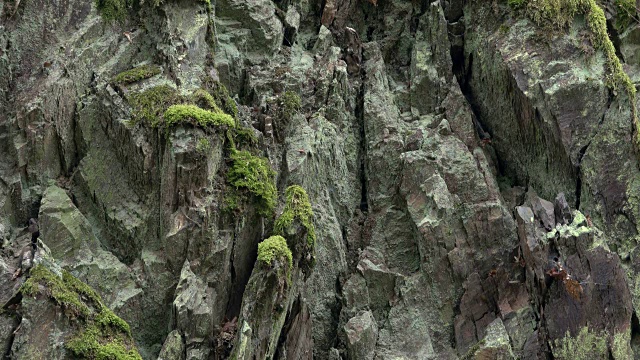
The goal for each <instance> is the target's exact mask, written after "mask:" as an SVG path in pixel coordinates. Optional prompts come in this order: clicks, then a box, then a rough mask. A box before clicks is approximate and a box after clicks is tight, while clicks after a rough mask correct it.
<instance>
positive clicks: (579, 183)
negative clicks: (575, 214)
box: [576, 141, 591, 210]
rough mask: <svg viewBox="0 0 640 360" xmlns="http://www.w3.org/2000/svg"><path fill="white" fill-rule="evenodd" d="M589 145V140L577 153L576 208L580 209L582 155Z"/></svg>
mask: <svg viewBox="0 0 640 360" xmlns="http://www.w3.org/2000/svg"><path fill="white" fill-rule="evenodd" d="M589 145H591V141H589V142H588V143H587V145H585V146H583V147H582V148H581V149H580V152H579V153H578V166H577V167H576V210H580V197H581V196H582V169H581V163H582V157H583V156H584V154H585V153H586V152H587V149H588V148H589Z"/></svg>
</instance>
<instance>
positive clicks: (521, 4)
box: [508, 0, 527, 9]
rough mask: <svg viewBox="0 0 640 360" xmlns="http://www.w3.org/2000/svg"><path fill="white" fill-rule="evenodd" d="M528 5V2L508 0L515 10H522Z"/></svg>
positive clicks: (525, 0) (524, 0)
mask: <svg viewBox="0 0 640 360" xmlns="http://www.w3.org/2000/svg"><path fill="white" fill-rule="evenodd" d="M526 3H527V0H508V4H509V6H511V7H512V8H514V9H521V8H522V7H524V5H525V4H526Z"/></svg>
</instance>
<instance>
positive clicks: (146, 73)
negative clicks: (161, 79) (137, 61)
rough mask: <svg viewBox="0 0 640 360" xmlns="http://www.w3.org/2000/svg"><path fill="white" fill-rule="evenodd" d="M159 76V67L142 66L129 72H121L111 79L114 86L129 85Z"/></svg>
mask: <svg viewBox="0 0 640 360" xmlns="http://www.w3.org/2000/svg"><path fill="white" fill-rule="evenodd" d="M158 74H160V67H159V66H156V65H142V66H138V67H137V68H133V69H131V70H127V71H123V72H121V73H120V74H118V75H116V76H114V77H113V80H112V82H113V83H114V84H123V85H126V84H131V83H134V82H136V81H140V80H144V79H148V78H150V77H152V76H155V75H158Z"/></svg>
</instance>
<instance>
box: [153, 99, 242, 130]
mask: <svg viewBox="0 0 640 360" xmlns="http://www.w3.org/2000/svg"><path fill="white" fill-rule="evenodd" d="M184 123H191V124H194V125H200V126H202V127H207V126H210V125H215V126H222V125H226V126H229V127H233V126H235V121H234V120H233V118H232V117H231V116H229V115H227V114H222V113H215V112H212V111H209V110H204V109H201V108H199V107H197V106H196V105H189V104H186V105H171V106H170V107H169V108H168V109H167V111H165V112H164V125H166V126H167V127H171V126H173V125H177V124H184Z"/></svg>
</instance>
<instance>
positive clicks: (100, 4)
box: [95, 0, 128, 21]
mask: <svg viewBox="0 0 640 360" xmlns="http://www.w3.org/2000/svg"><path fill="white" fill-rule="evenodd" d="M95 3H96V7H97V8H98V12H99V13H100V16H102V18H103V19H104V20H107V21H123V20H124V19H125V18H126V17H127V7H128V2H127V0H95Z"/></svg>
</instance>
